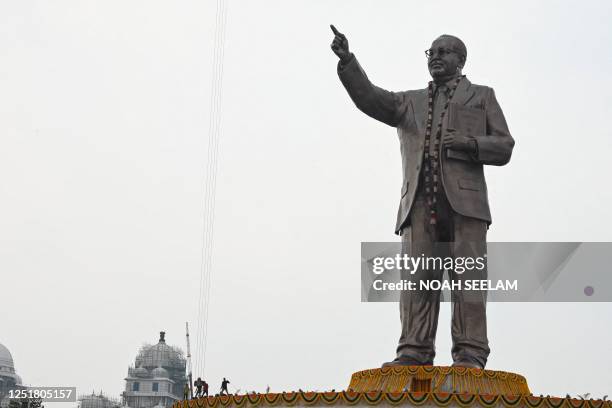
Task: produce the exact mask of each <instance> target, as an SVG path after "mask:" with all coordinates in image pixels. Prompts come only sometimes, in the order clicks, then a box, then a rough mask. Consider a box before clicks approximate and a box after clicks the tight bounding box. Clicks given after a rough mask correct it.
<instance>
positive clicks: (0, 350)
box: [0, 343, 15, 372]
mask: <svg viewBox="0 0 612 408" xmlns="http://www.w3.org/2000/svg"><path fill="white" fill-rule="evenodd" d="M2 367H8V368H10V369H11V370H9V371H11V372H13V371H14V370H15V365H14V363H13V356H11V352H10V351H9V349H7V348H6V347H5V346H3V345H2V343H0V368H2Z"/></svg>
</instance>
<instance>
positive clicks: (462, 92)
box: [451, 77, 475, 105]
mask: <svg viewBox="0 0 612 408" xmlns="http://www.w3.org/2000/svg"><path fill="white" fill-rule="evenodd" d="M471 85H472V83H471V82H470V80H469V79H467V78H466V77H463V78H462V79H461V81H459V85H457V89H455V94H454V95H453V100H452V101H451V102H454V103H456V104H459V105H465V104H466V103H468V102H469V100H470V99H472V97H473V96H474V93H475V92H474V91H473V90H472V89H471Z"/></svg>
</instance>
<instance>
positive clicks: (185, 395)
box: [183, 383, 189, 400]
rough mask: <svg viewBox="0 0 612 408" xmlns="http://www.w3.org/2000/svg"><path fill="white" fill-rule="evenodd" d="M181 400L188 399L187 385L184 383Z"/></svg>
mask: <svg viewBox="0 0 612 408" xmlns="http://www.w3.org/2000/svg"><path fill="white" fill-rule="evenodd" d="M183 399H184V400H188V399H189V383H185V386H184V387H183Z"/></svg>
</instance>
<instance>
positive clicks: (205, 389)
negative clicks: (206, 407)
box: [202, 381, 208, 397]
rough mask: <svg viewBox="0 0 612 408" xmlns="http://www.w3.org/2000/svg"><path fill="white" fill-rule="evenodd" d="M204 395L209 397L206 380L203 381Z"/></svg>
mask: <svg viewBox="0 0 612 408" xmlns="http://www.w3.org/2000/svg"><path fill="white" fill-rule="evenodd" d="M202 396H203V397H204V396H206V397H208V383H207V382H206V381H202Z"/></svg>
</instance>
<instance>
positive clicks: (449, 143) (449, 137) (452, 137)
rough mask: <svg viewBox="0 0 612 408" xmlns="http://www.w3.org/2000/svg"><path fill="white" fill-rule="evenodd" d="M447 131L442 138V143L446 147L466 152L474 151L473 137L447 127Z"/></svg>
mask: <svg viewBox="0 0 612 408" xmlns="http://www.w3.org/2000/svg"><path fill="white" fill-rule="evenodd" d="M448 131H449V133H447V134H445V135H444V137H443V138H442V145H443V146H444V148H446V149H453V150H461V151H464V152H468V153H476V149H475V147H476V144H475V142H474V139H473V138H471V137H468V136H466V135H465V134H464V133H462V132H457V131H453V130H451V129H448Z"/></svg>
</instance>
